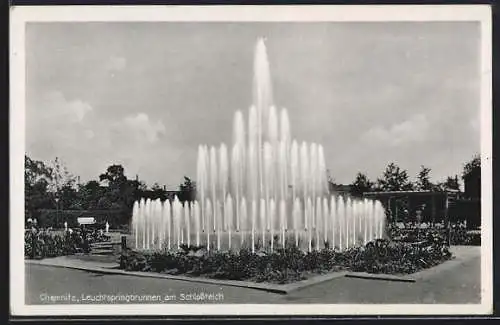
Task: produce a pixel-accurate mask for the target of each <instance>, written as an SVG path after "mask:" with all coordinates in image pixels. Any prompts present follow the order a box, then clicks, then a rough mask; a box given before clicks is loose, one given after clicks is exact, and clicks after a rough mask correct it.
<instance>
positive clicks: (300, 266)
mask: <svg viewBox="0 0 500 325" xmlns="http://www.w3.org/2000/svg"><path fill="white" fill-rule="evenodd" d="M450 258H451V253H450V252H449V251H448V247H447V246H445V245H443V244H442V243H441V242H427V243H426V244H425V245H412V244H410V243H404V242H389V241H387V240H382V239H380V240H375V241H373V242H370V243H368V244H367V245H366V246H364V247H359V248H353V249H350V250H347V251H342V252H339V251H334V250H331V249H323V250H320V251H313V252H309V253H307V252H303V251H301V250H300V249H298V248H297V247H295V246H291V247H287V248H285V249H276V250H275V251H273V252H265V251H259V252H255V253H252V252H250V251H248V250H246V249H243V250H240V251H239V252H232V251H230V252H216V251H210V252H207V251H206V249H205V248H204V247H192V246H191V247H187V246H183V247H181V249H179V250H177V251H175V252H172V251H169V252H167V251H156V252H136V251H132V250H127V251H125V252H123V254H122V255H121V256H120V258H119V263H120V268H121V269H124V270H128V271H146V272H147V271H149V272H159V273H167V274H175V275H185V276H201V277H207V278H213V279H227V280H246V281H252V282H269V283H278V284H285V283H290V282H296V281H300V280H304V279H306V278H308V277H310V276H311V275H314V274H322V273H327V272H333V271H340V270H351V271H358V272H369V273H385V274H410V273H414V272H416V271H418V270H421V269H424V268H428V267H431V266H434V265H436V264H439V263H442V262H444V261H446V260H448V259H450Z"/></svg>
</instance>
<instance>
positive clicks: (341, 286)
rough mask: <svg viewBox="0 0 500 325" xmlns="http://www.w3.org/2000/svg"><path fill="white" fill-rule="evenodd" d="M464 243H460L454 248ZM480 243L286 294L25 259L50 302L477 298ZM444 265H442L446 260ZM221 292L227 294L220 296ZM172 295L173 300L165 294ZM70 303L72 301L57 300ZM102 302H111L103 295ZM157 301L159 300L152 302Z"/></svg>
mask: <svg viewBox="0 0 500 325" xmlns="http://www.w3.org/2000/svg"><path fill="white" fill-rule="evenodd" d="M454 249H461V248H459V247H458V248H454ZM478 251H479V248H478V249H477V250H475V249H468V250H467V251H466V252H464V254H465V255H464V256H465V257H466V258H464V260H463V262H461V263H454V264H453V265H454V266H453V265H452V264H450V265H452V267H444V268H441V269H437V270H438V271H436V272H428V274H427V275H426V276H425V278H423V279H421V280H418V281H417V282H415V283H405V282H389V281H380V280H367V279H355V278H345V277H343V278H337V279H334V280H331V281H328V282H323V283H321V284H317V285H314V286H310V287H307V288H304V289H302V290H299V291H295V292H292V293H290V294H287V295H281V294H275V293H268V292H264V291H259V290H254V289H247V288H237V287H230V286H220V285H211V284H199V283H189V282H185V281H178V280H165V279H155V278H140V277H134V276H128V275H108V274H106V275H103V274H95V273H89V272H86V271H80V270H73V269H65V268H57V267H52V266H45V265H35V264H30V263H26V264H25V265H26V275H25V276H26V303H27V304H44V303H49V301H48V300H47V299H49V297H54V299H55V297H56V296H57V297H59V296H62V297H60V298H59V299H64V298H65V297H67V296H68V295H70V296H74V297H75V299H79V300H80V301H79V302H80V303H97V302H96V301H89V300H85V299H93V297H96V296H98V295H99V294H107V295H134V294H135V295H150V296H153V295H154V296H157V297H158V298H155V299H162V300H163V301H164V302H174V300H173V297H175V298H176V300H175V302H181V303H186V302H198V301H194V300H192V301H187V300H183V301H181V300H182V297H184V298H189V296H188V295H189V294H192V293H198V294H199V293H202V292H203V293H205V294H212V295H213V297H219V298H217V299H218V300H215V299H214V300H213V301H208V300H205V302H213V303H217V302H219V303H220V302H224V303H443V304H444V303H479V302H480V278H481V272H480V257H479V254H478ZM443 266H444V265H443ZM222 296H223V299H221V298H220V297H222ZM166 299H170V300H166ZM59 303H71V301H59ZM101 303H109V302H105V301H102V302H101ZM152 303H158V302H154V301H153V302H152Z"/></svg>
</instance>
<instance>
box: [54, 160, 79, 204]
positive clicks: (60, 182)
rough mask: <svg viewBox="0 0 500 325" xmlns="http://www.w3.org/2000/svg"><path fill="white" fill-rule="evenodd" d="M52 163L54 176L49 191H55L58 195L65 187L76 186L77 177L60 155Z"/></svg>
mask: <svg viewBox="0 0 500 325" xmlns="http://www.w3.org/2000/svg"><path fill="white" fill-rule="evenodd" d="M50 165H51V167H50V171H51V176H52V177H51V182H50V183H49V191H51V192H54V193H55V194H56V196H57V197H58V196H59V194H60V193H59V192H60V191H61V190H62V188H63V187H66V188H74V186H75V183H76V177H75V176H73V175H72V174H70V173H69V171H68V168H67V167H66V165H65V164H64V162H63V161H62V160H61V159H59V157H56V158H55V159H54V161H52V162H51V163H50Z"/></svg>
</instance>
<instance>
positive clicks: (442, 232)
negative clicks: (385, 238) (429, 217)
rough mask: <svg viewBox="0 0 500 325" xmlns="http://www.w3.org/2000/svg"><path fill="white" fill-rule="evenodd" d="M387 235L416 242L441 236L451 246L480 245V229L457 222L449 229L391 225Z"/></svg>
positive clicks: (394, 238) (399, 239) (404, 240)
mask: <svg viewBox="0 0 500 325" xmlns="http://www.w3.org/2000/svg"><path fill="white" fill-rule="evenodd" d="M388 230H389V237H390V238H392V239H393V240H395V241H403V242H416V241H420V240H422V239H427V238H431V237H433V238H443V239H445V240H446V241H449V243H450V245H453V246H481V231H473V230H472V231H471V230H467V229H466V228H465V227H463V226H460V225H458V224H453V225H452V226H451V228H450V229H448V228H446V227H444V226H441V227H439V228H438V227H432V228H418V227H417V226H416V225H414V224H408V225H405V226H404V228H400V227H398V226H396V225H391V226H389V228H388Z"/></svg>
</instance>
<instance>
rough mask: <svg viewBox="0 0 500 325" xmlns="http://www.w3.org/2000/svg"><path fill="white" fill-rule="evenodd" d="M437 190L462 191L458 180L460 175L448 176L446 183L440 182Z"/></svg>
mask: <svg viewBox="0 0 500 325" xmlns="http://www.w3.org/2000/svg"><path fill="white" fill-rule="evenodd" d="M436 187H437V190H439V191H448V190H452V191H459V190H460V182H459V180H458V175H455V176H453V177H452V176H448V177H447V178H446V180H445V181H444V182H440V183H438V184H437V186H436Z"/></svg>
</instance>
